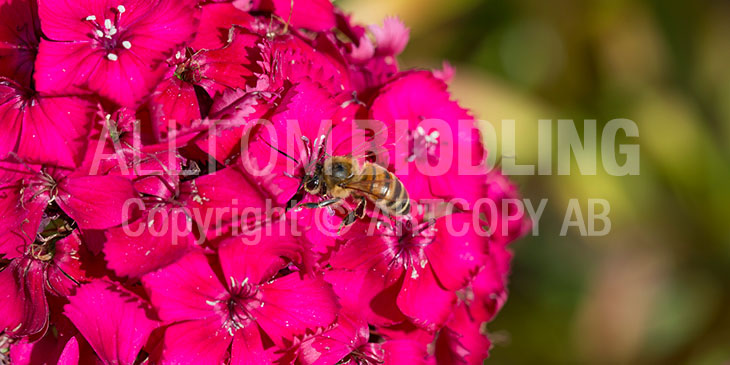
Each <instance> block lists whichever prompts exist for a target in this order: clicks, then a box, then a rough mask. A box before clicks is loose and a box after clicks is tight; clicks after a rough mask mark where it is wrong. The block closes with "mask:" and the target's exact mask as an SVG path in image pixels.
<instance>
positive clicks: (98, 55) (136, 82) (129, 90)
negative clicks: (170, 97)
mask: <svg viewBox="0 0 730 365" xmlns="http://www.w3.org/2000/svg"><path fill="white" fill-rule="evenodd" d="M196 3H197V1H194V0H185V1H173V0H153V1H132V0H85V1H80V2H76V1H61V2H58V1H52V0H40V1H39V4H38V13H39V15H40V19H41V26H42V28H43V33H44V34H45V35H46V36H47V37H48V40H46V39H43V40H42V41H41V44H40V50H39V53H38V60H37V62H36V68H37V69H36V75H35V81H36V86H37V87H38V90H41V91H45V92H49V93H66V92H69V90H76V92H83V91H86V90H88V91H92V92H96V93H99V95H101V96H103V97H105V98H108V99H110V100H112V101H114V102H116V103H118V104H121V105H123V106H130V107H131V106H135V105H137V104H139V102H140V101H141V100H142V99H143V98H144V97H145V96H147V95H148V94H149V93H150V92H151V91H152V90H153V89H154V87H155V85H156V84H157V83H158V82H159V81H160V78H161V77H162V74H163V72H164V68H162V67H159V66H160V65H161V63H162V62H163V61H164V60H165V59H167V58H168V57H169V56H171V55H172V53H174V50H177V49H178V47H179V46H181V45H182V44H183V43H184V42H186V41H188V40H189V39H190V38H191V35H192V34H194V33H195V26H196V21H195V16H196V11H195V8H194V7H195V5H196Z"/></svg>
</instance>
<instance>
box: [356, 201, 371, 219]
mask: <svg viewBox="0 0 730 365" xmlns="http://www.w3.org/2000/svg"><path fill="white" fill-rule="evenodd" d="M367 202H368V200H367V199H365V197H363V196H361V197H360V202H359V203H358V204H357V207H356V208H355V215H356V216H357V217H358V218H360V219H363V218H365V207H366V206H367Z"/></svg>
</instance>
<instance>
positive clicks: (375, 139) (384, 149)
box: [350, 124, 407, 165]
mask: <svg viewBox="0 0 730 365" xmlns="http://www.w3.org/2000/svg"><path fill="white" fill-rule="evenodd" d="M358 133H359V135H353V137H355V138H358V139H359V141H358V144H357V145H355V146H353V148H352V152H351V153H350V156H351V157H352V158H354V159H356V160H358V161H363V160H369V161H371V162H376V163H379V164H381V165H387V164H386V163H384V161H388V159H389V157H387V155H388V153H389V152H390V151H391V150H393V149H394V148H395V146H396V145H397V144H398V143H400V142H401V141H402V140H403V139H404V137H405V136H406V135H407V133H403V132H401V133H397V131H392V133H395V135H393V136H390V133H391V131H389V130H388V129H387V128H376V127H374V126H369V125H367V124H365V125H360V126H359V127H358ZM389 140H390V141H389Z"/></svg>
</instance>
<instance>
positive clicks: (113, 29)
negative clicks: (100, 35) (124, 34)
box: [109, 27, 117, 36]
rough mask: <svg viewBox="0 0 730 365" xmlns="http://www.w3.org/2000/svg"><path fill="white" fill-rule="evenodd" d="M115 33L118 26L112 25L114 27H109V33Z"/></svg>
mask: <svg viewBox="0 0 730 365" xmlns="http://www.w3.org/2000/svg"><path fill="white" fill-rule="evenodd" d="M115 34H117V28H116V27H112V29H109V35H110V36H112V35H115Z"/></svg>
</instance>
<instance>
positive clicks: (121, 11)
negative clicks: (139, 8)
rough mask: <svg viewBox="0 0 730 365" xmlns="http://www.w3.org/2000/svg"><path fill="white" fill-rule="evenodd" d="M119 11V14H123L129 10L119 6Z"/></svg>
mask: <svg viewBox="0 0 730 365" xmlns="http://www.w3.org/2000/svg"><path fill="white" fill-rule="evenodd" d="M117 10H119V14H122V13H124V12H125V11H127V8H125V7H124V5H119V6H117Z"/></svg>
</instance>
